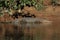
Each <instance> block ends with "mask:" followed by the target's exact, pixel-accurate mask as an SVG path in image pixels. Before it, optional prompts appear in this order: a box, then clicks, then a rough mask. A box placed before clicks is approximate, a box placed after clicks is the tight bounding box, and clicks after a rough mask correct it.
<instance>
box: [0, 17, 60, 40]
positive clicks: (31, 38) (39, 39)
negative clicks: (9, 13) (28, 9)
mask: <svg viewBox="0 0 60 40" xmlns="http://www.w3.org/2000/svg"><path fill="white" fill-rule="evenodd" d="M51 21H52V23H50V22H48V23H41V24H19V25H20V26H19V25H18V26H17V25H14V24H10V23H7V24H1V23H0V40H60V17H54V18H52V20H51Z"/></svg>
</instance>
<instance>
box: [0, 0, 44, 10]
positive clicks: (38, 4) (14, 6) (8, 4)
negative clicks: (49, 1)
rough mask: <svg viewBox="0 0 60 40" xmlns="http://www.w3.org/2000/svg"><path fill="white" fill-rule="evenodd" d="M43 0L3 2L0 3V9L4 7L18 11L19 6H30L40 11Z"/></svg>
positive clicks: (5, 0) (6, 0)
mask: <svg viewBox="0 0 60 40" xmlns="http://www.w3.org/2000/svg"><path fill="white" fill-rule="evenodd" d="M42 2H43V0H39V2H38V1H37V0H10V1H8V0H3V1H0V8H1V7H4V8H6V9H10V8H12V9H19V8H21V6H26V4H28V5H30V6H34V7H35V8H36V9H38V10H39V9H41V8H42V7H43V3H42Z"/></svg>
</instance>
